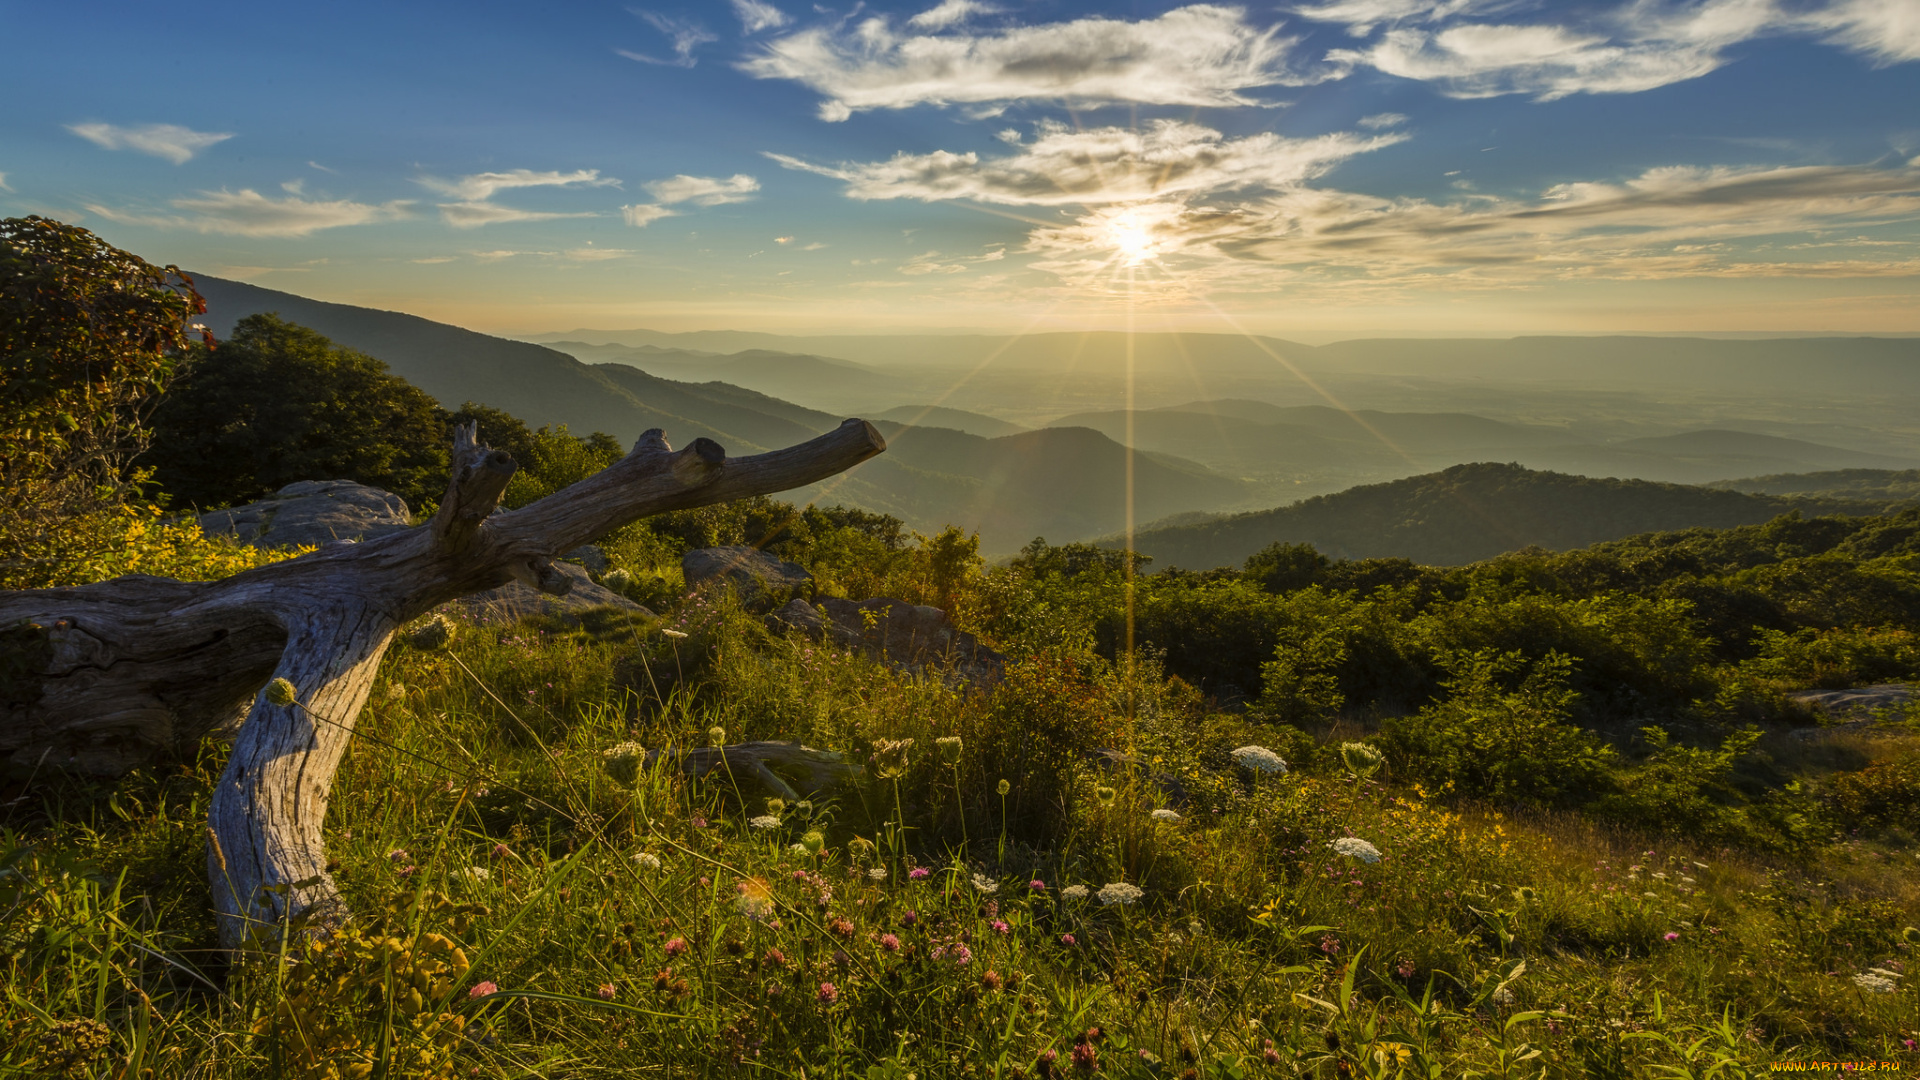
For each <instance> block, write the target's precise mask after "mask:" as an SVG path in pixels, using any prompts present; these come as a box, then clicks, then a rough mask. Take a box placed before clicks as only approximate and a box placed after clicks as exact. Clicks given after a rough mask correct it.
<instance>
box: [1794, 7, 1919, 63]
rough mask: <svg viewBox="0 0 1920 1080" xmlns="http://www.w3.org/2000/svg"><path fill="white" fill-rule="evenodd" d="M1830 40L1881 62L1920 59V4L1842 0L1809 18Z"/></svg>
mask: <svg viewBox="0 0 1920 1080" xmlns="http://www.w3.org/2000/svg"><path fill="white" fill-rule="evenodd" d="M1807 23H1808V25H1810V26H1811V27H1813V28H1814V29H1816V30H1822V31H1825V32H1826V34H1825V36H1826V39H1827V40H1828V41H1831V42H1833V43H1834V44H1836V45H1841V46H1845V47H1846V48H1849V49H1852V50H1854V51H1855V52H1862V53H1865V54H1867V55H1868V56H1870V57H1872V58H1873V59H1874V60H1875V61H1876V62H1877V63H1881V64H1897V63H1900V62H1901V61H1904V60H1920V4H1915V3H1914V2H1913V0H1840V2H1839V3H1836V4H1833V5H1831V6H1830V7H1828V8H1826V9H1825V10H1822V11H1818V12H1815V13H1813V14H1811V15H1809V16H1808V17H1807Z"/></svg>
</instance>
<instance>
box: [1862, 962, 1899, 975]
mask: <svg viewBox="0 0 1920 1080" xmlns="http://www.w3.org/2000/svg"><path fill="white" fill-rule="evenodd" d="M1897 963H1899V961H1898V960H1895V961H1893V964H1897ZM1891 968H1892V964H1889V965H1888V966H1887V967H1870V968H1868V969H1867V974H1869V975H1878V976H1880V977H1881V978H1883V979H1897V978H1899V977H1900V972H1898V971H1896V970H1891Z"/></svg>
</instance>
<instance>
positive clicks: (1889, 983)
mask: <svg viewBox="0 0 1920 1080" xmlns="http://www.w3.org/2000/svg"><path fill="white" fill-rule="evenodd" d="M1853 985H1855V986H1857V987H1859V988H1860V989H1862V990H1865V991H1867V992H1869V993H1874V994H1891V993H1893V992H1894V991H1895V990H1898V989H1899V986H1897V985H1896V984H1895V983H1894V981H1893V980H1892V979H1889V978H1887V977H1886V976H1885V975H1870V974H1865V973H1862V974H1859V975H1855V976H1854V977H1853Z"/></svg>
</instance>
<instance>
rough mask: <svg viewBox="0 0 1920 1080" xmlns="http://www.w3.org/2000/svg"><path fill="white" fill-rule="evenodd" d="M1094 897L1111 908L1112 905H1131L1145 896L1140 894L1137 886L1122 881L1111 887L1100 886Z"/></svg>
mask: <svg viewBox="0 0 1920 1080" xmlns="http://www.w3.org/2000/svg"><path fill="white" fill-rule="evenodd" d="M1094 895H1095V896H1098V897H1099V898H1100V902H1101V903H1103V904H1106V905H1108V906H1112V905H1114V904H1131V903H1133V902H1134V901H1136V900H1138V899H1140V898H1141V897H1142V896H1145V895H1146V894H1145V893H1143V892H1141V891H1140V889H1139V887H1138V886H1134V885H1129V884H1127V883H1126V882H1124V881H1116V882H1114V883H1112V884H1111V885H1102V886H1100V891H1099V892H1097V893H1095V894H1094Z"/></svg>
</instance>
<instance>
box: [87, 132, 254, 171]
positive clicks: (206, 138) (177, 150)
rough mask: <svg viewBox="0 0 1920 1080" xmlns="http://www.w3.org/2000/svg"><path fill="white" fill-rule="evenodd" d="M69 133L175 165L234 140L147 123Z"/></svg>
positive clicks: (228, 134)
mask: <svg viewBox="0 0 1920 1080" xmlns="http://www.w3.org/2000/svg"><path fill="white" fill-rule="evenodd" d="M67 130H68V131H71V132H73V133H74V134H75V135H78V136H80V137H81V138H83V139H85V140H87V141H88V142H90V143H93V144H94V145H95V146H99V147H101V148H103V149H107V150H133V151H137V152H139V153H142V154H152V155H153V156H154V157H157V158H166V159H167V160H168V161H171V162H173V163H174V164H175V165H184V164H186V163H187V162H189V161H191V160H193V155H195V154H197V153H199V152H200V151H202V150H205V149H206V148H207V147H209V146H212V145H214V144H215V143H219V142H225V141H226V140H228V139H231V138H233V134H232V133H231V132H220V131H195V130H193V129H192V128H184V127H181V126H180V125H178V124H147V125H145V126H143V127H120V126H118V125H115V124H98V123H88V124H68V125H67Z"/></svg>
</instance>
